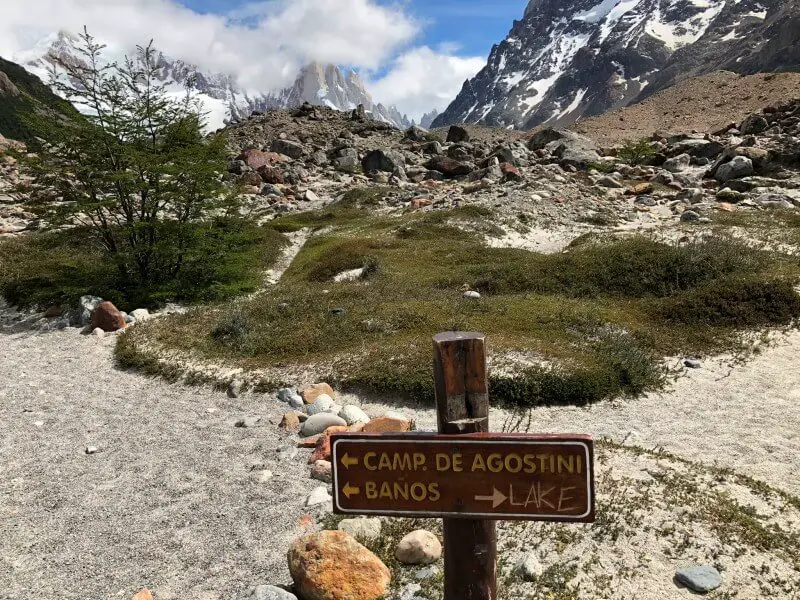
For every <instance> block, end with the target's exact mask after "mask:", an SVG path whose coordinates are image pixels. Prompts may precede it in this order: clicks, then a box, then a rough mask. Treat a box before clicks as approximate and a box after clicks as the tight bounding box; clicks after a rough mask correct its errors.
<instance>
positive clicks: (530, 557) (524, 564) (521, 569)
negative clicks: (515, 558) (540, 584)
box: [514, 552, 544, 581]
mask: <svg viewBox="0 0 800 600" xmlns="http://www.w3.org/2000/svg"><path fill="white" fill-rule="evenodd" d="M514 573H516V574H517V575H518V576H519V577H520V578H521V579H522V580H523V581H536V580H537V579H538V578H539V577H541V576H542V573H544V567H543V566H542V563H540V562H539V558H538V557H537V556H536V554H535V553H534V552H529V553H528V554H526V555H525V556H523V557H522V558H521V559H520V560H519V562H517V564H516V566H515V567H514Z"/></svg>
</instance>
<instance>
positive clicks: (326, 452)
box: [308, 426, 347, 465]
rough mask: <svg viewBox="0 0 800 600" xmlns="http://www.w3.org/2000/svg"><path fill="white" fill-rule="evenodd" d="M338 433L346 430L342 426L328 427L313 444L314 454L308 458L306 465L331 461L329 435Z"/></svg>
mask: <svg viewBox="0 0 800 600" xmlns="http://www.w3.org/2000/svg"><path fill="white" fill-rule="evenodd" d="M340 431H347V428H346V427H343V426H334V427H329V428H328V429H326V430H325V432H324V433H323V434H322V435H320V436H319V438H317V443H316V444H314V452H312V453H311V456H309V457H308V464H310V465H313V464H316V463H317V462H319V461H329V460H331V435H332V434H334V433H339V432H340Z"/></svg>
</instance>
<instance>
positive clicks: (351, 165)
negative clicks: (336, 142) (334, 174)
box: [333, 156, 361, 173]
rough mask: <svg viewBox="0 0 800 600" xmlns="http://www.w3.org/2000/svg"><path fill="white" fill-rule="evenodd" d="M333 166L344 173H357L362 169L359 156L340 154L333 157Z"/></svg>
mask: <svg viewBox="0 0 800 600" xmlns="http://www.w3.org/2000/svg"><path fill="white" fill-rule="evenodd" d="M333 168H334V169H336V170H337V171H342V172H344V173H357V172H358V171H359V170H360V169H361V161H359V160H358V156H339V157H338V158H334V159H333Z"/></svg>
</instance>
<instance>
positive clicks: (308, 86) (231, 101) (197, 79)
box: [14, 31, 411, 129]
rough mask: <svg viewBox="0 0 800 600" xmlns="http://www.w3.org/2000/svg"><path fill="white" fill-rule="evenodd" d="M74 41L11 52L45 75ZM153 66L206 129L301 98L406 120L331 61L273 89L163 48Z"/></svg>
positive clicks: (67, 37) (56, 39) (64, 37)
mask: <svg viewBox="0 0 800 600" xmlns="http://www.w3.org/2000/svg"><path fill="white" fill-rule="evenodd" d="M75 41H76V38H75V36H73V35H72V34H69V33H65V32H63V31H62V32H59V33H58V34H54V35H52V36H49V37H48V38H47V39H45V40H42V41H41V42H40V43H39V44H37V45H36V47H35V48H33V49H31V50H30V51H26V52H23V53H19V54H17V55H15V57H14V58H15V60H16V61H17V62H20V63H21V64H23V65H24V66H25V68H26V69H28V70H29V71H31V72H33V73H34V74H35V75H38V76H39V77H40V78H41V79H42V80H43V81H48V69H49V68H50V67H51V65H52V64H53V61H52V60H51V59H50V57H51V56H53V55H55V56H57V57H59V59H60V60H62V61H63V60H80V58H79V57H78V56H77V55H76V54H75V51H74V49H73V44H74V42H75ZM158 67H159V72H160V74H161V80H162V81H163V82H165V83H166V84H167V85H168V89H169V90H170V91H171V92H172V93H174V94H175V95H182V94H184V93H185V86H186V83H187V82H189V81H192V82H193V87H194V90H195V93H196V96H197V98H198V99H199V100H200V101H201V102H202V104H203V108H204V110H205V111H206V112H207V120H208V124H209V128H211V129H217V128H220V127H223V126H224V125H225V124H226V123H230V122H235V121H239V120H242V119H245V118H247V117H249V116H250V114H251V113H252V112H253V111H265V110H269V109H275V108H295V107H297V106H300V105H301V104H303V102H310V103H311V104H315V105H318V106H328V107H330V108H334V109H336V110H342V111H348V110H353V109H354V108H356V107H357V106H358V105H359V104H363V105H364V108H365V109H366V111H367V113H371V115H372V117H373V118H374V119H377V120H380V121H384V122H386V123H389V124H391V125H394V126H395V127H398V128H400V129H405V128H407V127H410V126H411V121H409V119H408V117H407V116H406V115H404V114H402V113H400V111H399V110H398V109H397V108H396V107H394V106H390V107H386V106H384V105H383V104H377V103H375V102H374V101H373V99H372V96H371V95H370V93H369V92H368V91H367V89H366V87H365V85H364V83H363V81H362V80H361V78H360V77H359V76H358V74H357V73H356V72H355V71H344V70H342V69H340V68H339V67H337V66H336V65H321V64H318V63H312V64H310V65H308V66H306V67H305V68H303V69H301V71H300V73H299V74H298V76H297V79H296V80H295V82H294V84H293V85H292V86H291V87H287V88H285V89H282V90H279V91H263V90H246V89H243V88H242V87H241V86H239V85H238V83H237V82H236V78H235V77H233V76H231V75H226V74H220V73H207V72H204V71H202V70H200V69H199V68H198V67H197V66H195V65H192V64H189V63H187V62H184V61H182V60H179V59H173V58H170V57H168V56H165V55H163V54H162V55H159V59H158Z"/></svg>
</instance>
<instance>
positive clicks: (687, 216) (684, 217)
mask: <svg viewBox="0 0 800 600" xmlns="http://www.w3.org/2000/svg"><path fill="white" fill-rule="evenodd" d="M699 220H700V215H698V214H697V213H696V212H694V211H693V210H685V211H683V212H682V213H681V221H682V222H684V223H689V222H691V221H699Z"/></svg>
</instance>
